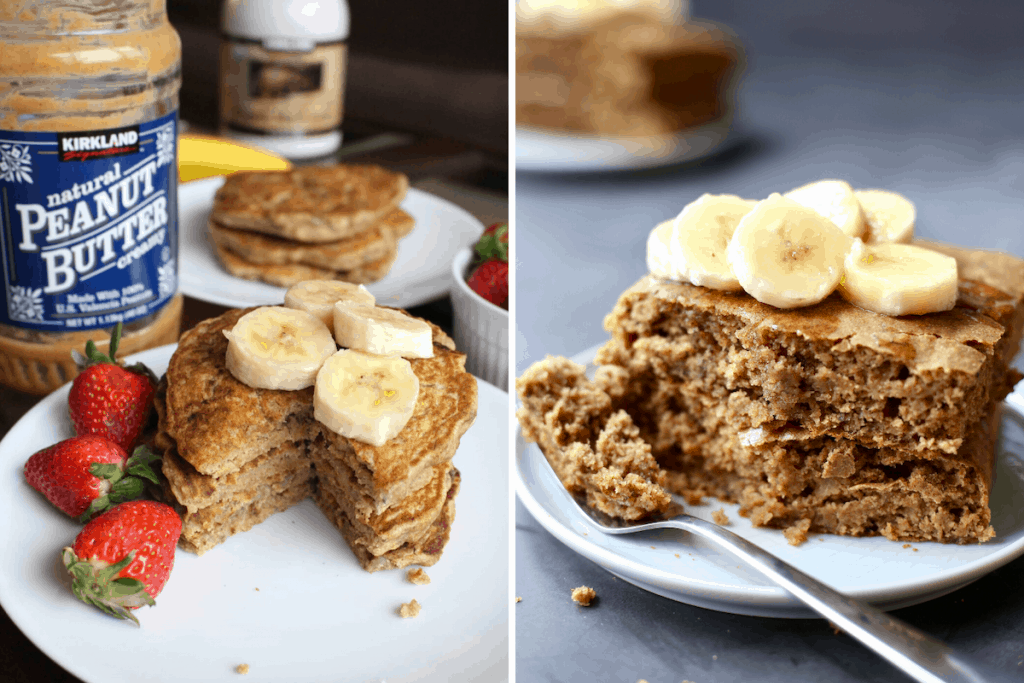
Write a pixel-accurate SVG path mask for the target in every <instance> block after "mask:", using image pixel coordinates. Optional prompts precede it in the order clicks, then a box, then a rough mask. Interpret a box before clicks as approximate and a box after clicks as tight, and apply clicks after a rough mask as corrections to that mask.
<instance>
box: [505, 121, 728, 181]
mask: <svg viewBox="0 0 1024 683" xmlns="http://www.w3.org/2000/svg"><path fill="white" fill-rule="evenodd" d="M731 127H732V120H731V118H723V119H720V120H718V121H714V122H712V123H708V124H706V125H703V126H700V127H698V128H693V129H690V130H686V131H682V132H679V133H676V134H674V135H650V136H646V137H600V136H596V135H584V134H579V133H571V132H569V131H566V132H565V133H557V132H554V131H552V130H550V129H539V128H527V127H520V128H516V170H517V171H541V172H551V173H573V172H577V173H585V172H592V171H630V170H638V169H643V168H656V167H659V166H668V165H669V164H680V163H683V162H686V161H694V160H696V159H699V158H701V157H703V156H707V155H708V154H711V153H712V152H714V151H715V150H717V149H718V148H719V147H721V146H722V143H724V142H725V140H726V138H728V137H729V134H730V128H731Z"/></svg>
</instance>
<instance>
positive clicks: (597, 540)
mask: <svg viewBox="0 0 1024 683" xmlns="http://www.w3.org/2000/svg"><path fill="white" fill-rule="evenodd" d="M596 348H597V347H595V348H593V349H590V350H588V351H585V352H583V353H581V354H579V355H578V356H576V357H575V358H574V360H576V361H577V362H579V363H585V364H588V365H589V368H588V369H589V370H591V371H592V370H593V365H590V364H591V362H592V361H593V359H594V354H595V351H596ZM1022 408H1024V398H1022V396H1021V395H1020V394H1013V395H1011V396H1010V397H1008V398H1007V401H1006V404H1005V410H1006V413H1005V415H1006V417H1005V418H1004V429H1003V434H1002V436H1001V438H1000V452H999V455H998V457H997V461H996V473H995V487H994V490H993V494H992V497H991V506H992V516H993V519H992V524H993V526H994V527H995V530H996V538H994V539H993V540H991V541H989V542H987V543H983V544H977V545H946V544H941V543H913V544H911V545H912V547H913V548H914V549H916V550H913V549H911V548H904V547H903V545H904V544H902V543H899V542H895V543H894V542H893V541H889V540H887V539H885V538H882V537H873V538H852V537H847V536H833V535H831V534H810V536H809V538H808V540H807V542H806V543H804V544H803V545H801V546H797V547H794V546H791V545H789V544H788V543H787V542H786V539H785V538H784V537H783V535H782V531H779V530H776V529H764V528H754V527H752V526H751V524H750V520H749V519H747V518H745V517H740V515H739V513H738V506H737V505H727V504H722V503H719V502H717V501H709V503H708V504H705V505H700V506H690V505H688V506H687V509H688V511H689V512H690V514H693V515H695V516H697V517H700V518H702V519H707V520H711V514H712V512H713V511H715V510H719V509H722V508H724V509H725V512H726V514H728V516H729V519H730V520H731V523H730V527H729V528H730V530H732V531H734V532H736V533H737V534H739V535H740V536H742V537H744V538H746V539H747V540H749V541H751V542H753V543H755V544H757V545H759V546H760V547H762V548H764V549H766V550H768V551H769V552H771V553H772V554H774V555H776V556H777V557H779V558H781V559H783V560H785V561H786V562H789V563H790V564H792V565H794V566H795V567H797V568H798V569H801V570H803V571H804V572H807V573H808V574H810V575H811V576H814V577H815V578H817V579H819V580H821V581H824V582H825V583H828V584H829V585H831V586H832V587H833V588H836V589H837V590H839V591H841V592H843V593H846V594H847V595H849V596H851V597H855V598H859V599H861V600H866V601H868V602H870V603H872V604H874V605H876V606H878V607H880V608H882V609H886V610H889V609H896V608H899V607H905V606H908V605H914V604H917V603H920V602H924V601H926V600H930V599H932V598H936V597H939V596H941V595H945V594H946V593H949V592H952V591H954V590H956V589H957V588H961V587H963V586H966V585H967V584H969V583H971V582H972V581H974V580H976V579H978V578H980V577H982V576H984V575H985V574H987V573H988V572H991V571H993V570H995V569H997V568H999V567H1001V566H1003V565H1004V564H1006V563H1007V562H1010V561H1011V560H1013V559H1015V558H1017V557H1019V556H1020V555H1021V554H1024V506H1021V504H1020V501H1021V500H1024V463H1022V461H1021V457H1022V456H1024V445H1021V444H1019V443H1015V442H1013V441H1011V440H1010V438H1009V436H1008V431H1009V430H1008V429H1007V428H1008V427H1011V428H1013V429H1016V430H1017V432H1018V433H1019V432H1020V426H1019V424H1024V422H1021V423H1019V424H1011V418H1016V419H1017V420H1021V421H1024V410H1022ZM516 432H517V433H516V467H515V470H516V490H517V492H518V494H519V498H520V500H522V502H523V504H524V505H525V506H526V508H527V509H528V510H529V511H530V513H531V514H532V515H533V517H534V518H535V519H536V520H537V521H538V522H539V523H540V524H541V526H543V527H544V528H545V529H547V530H548V531H549V532H551V534H552V535H554V536H555V538H557V539H558V540H559V541H561V542H562V543H564V544H565V545H567V546H569V548H571V549H572V550H574V551H576V552H577V553H579V554H581V555H583V556H584V557H586V558H588V559H590V560H592V561H593V562H596V563H597V564H599V565H601V566H602V567H604V568H605V569H607V570H608V571H609V572H611V573H613V574H615V575H616V576H618V577H620V578H622V579H625V580H626V581H629V582H630V583H632V584H634V585H636V586H639V587H640V588H643V589H645V590H648V591H651V592H653V593H657V594H658V595H662V596H664V597H666V598H671V599H672V600H677V601H679V602H685V603H689V604H691V605H697V606H698V607H706V608H708V609H714V610H719V611H722V612H732V613H734V614H747V615H753V616H768V617H808V616H817V615H816V614H814V613H813V612H811V611H810V610H808V609H807V608H805V607H803V605H802V603H800V601H798V600H797V599H796V598H794V597H792V596H791V595H790V594H789V593H787V592H786V591H785V590H783V589H782V588H778V587H776V586H775V585H774V584H772V583H771V582H770V581H768V580H767V579H764V578H763V577H762V576H761V575H760V574H758V573H757V572H756V571H754V570H752V569H747V568H746V567H745V566H742V562H740V561H739V560H737V559H735V558H733V557H732V556H729V555H726V554H723V553H722V552H721V551H720V550H718V549H716V548H713V547H711V546H710V545H708V544H706V543H705V542H703V541H701V540H700V539H695V538H694V537H693V536H690V535H689V534H682V533H679V532H677V531H671V530H670V531H656V532H648V533H644V534H636V535H632V536H611V535H605V534H603V533H601V531H599V530H598V529H597V528H596V527H595V526H594V525H593V524H592V523H590V521H589V520H588V519H586V518H585V517H584V516H583V515H582V514H581V513H580V512H578V511H577V510H575V508H574V505H573V503H572V502H571V501H570V500H569V499H568V498H567V497H566V496H565V494H564V493H563V492H562V491H561V490H560V489H561V484H560V483H559V481H558V479H557V478H556V477H555V474H554V472H552V470H551V468H550V467H549V466H548V464H547V461H546V460H545V459H544V455H543V454H542V453H541V451H540V449H539V448H537V446H536V444H532V443H531V444H527V443H526V442H525V441H524V440H523V437H522V434H521V432H520V431H519V430H516ZM705 500H708V499H705ZM652 546H653V547H652Z"/></svg>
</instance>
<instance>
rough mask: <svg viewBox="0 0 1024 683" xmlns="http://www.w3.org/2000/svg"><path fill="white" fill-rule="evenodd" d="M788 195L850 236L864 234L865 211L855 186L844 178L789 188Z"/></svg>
mask: <svg viewBox="0 0 1024 683" xmlns="http://www.w3.org/2000/svg"><path fill="white" fill-rule="evenodd" d="M786 197H788V198H789V199H792V200H793V201H795V202H797V203H799V204H803V205H804V206H806V207H808V208H811V209H814V210H815V211H817V212H818V213H820V214H821V215H822V216H824V217H825V218H827V219H829V220H830V221H832V222H833V223H835V225H836V227H837V228H839V229H840V230H842V231H843V232H844V233H846V234H847V235H848V236H849V237H860V236H861V235H863V234H864V229H865V227H866V223H865V222H864V212H863V211H862V210H861V208H860V202H859V201H857V196H856V195H855V194H854V192H853V188H852V187H850V184H849V183H848V182H846V181H845V180H819V181H817V182H815V183H809V184H807V185H803V186H801V187H798V188H796V189H795V190H790V191H789V192H787V193H786Z"/></svg>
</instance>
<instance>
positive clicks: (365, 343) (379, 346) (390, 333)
mask: <svg viewBox="0 0 1024 683" xmlns="http://www.w3.org/2000/svg"><path fill="white" fill-rule="evenodd" d="M334 338H335V339H336V340H337V341H338V345H339V346H344V347H346V348H349V349H357V350H359V351H365V352H366V353H374V354H377V355H379V356H402V357H404V358H431V357H433V355H434V334H433V332H432V331H431V329H430V325H428V324H427V323H425V322H423V321H422V320H417V319H416V318H413V317H412V316H408V315H405V314H404V313H400V312H398V311H395V310H392V309H390V308H381V307H379V306H373V307H371V306H361V305H353V304H351V303H349V302H346V301H339V302H337V303H336V304H335V305H334Z"/></svg>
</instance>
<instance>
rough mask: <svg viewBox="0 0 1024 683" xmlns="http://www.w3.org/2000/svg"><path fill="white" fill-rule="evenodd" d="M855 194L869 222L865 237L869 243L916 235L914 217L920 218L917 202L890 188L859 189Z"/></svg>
mask: <svg viewBox="0 0 1024 683" xmlns="http://www.w3.org/2000/svg"><path fill="white" fill-rule="evenodd" d="M854 195H855V196H856V197H857V201H859V202H860V207H861V209H863V211H864V220H865V221H866V223H867V230H865V231H864V236H863V237H862V239H863V240H864V242H865V243H866V244H880V243H882V242H901V243H903V244H906V243H907V242H909V241H910V240H912V239H914V221H915V220H916V219H917V210H916V209H915V208H914V202H912V201H910V200H909V199H907V198H906V197H904V196H903V195H901V194H899V193H898V192H889V191H888V190H856V191H855V192H854Z"/></svg>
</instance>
